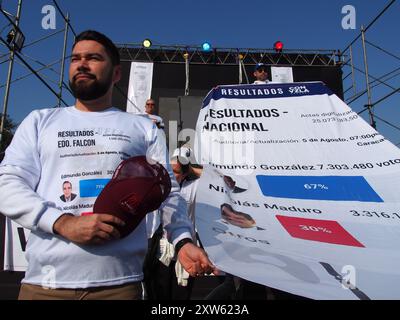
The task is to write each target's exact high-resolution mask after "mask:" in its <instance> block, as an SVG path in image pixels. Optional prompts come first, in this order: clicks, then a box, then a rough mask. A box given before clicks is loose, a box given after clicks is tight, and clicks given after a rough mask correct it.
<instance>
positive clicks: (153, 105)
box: [145, 99, 164, 129]
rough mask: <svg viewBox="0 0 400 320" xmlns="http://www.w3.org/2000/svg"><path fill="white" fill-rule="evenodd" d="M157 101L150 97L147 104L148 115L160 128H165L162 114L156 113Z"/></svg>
mask: <svg viewBox="0 0 400 320" xmlns="http://www.w3.org/2000/svg"><path fill="white" fill-rule="evenodd" d="M155 109H156V102H155V101H154V100H153V99H148V100H147V101H146V105H145V112H146V116H147V117H149V118H150V119H151V120H152V121H153V122H154V123H155V125H156V126H157V128H159V129H164V121H163V119H162V118H161V117H160V116H157V115H156V114H155Z"/></svg>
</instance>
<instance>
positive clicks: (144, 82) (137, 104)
mask: <svg viewBox="0 0 400 320" xmlns="http://www.w3.org/2000/svg"><path fill="white" fill-rule="evenodd" d="M152 82H153V63H152V62H132V63H131V71H130V74H129V85H128V101H127V102H126V111H127V112H130V113H144V109H145V104H146V100H147V99H150V98H151V88H152Z"/></svg>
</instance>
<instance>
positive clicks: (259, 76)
mask: <svg viewBox="0 0 400 320" xmlns="http://www.w3.org/2000/svg"><path fill="white" fill-rule="evenodd" d="M253 75H254V77H255V78H256V80H255V81H254V84H268V83H269V80H268V71H267V66H266V65H265V64H264V63H257V64H256V66H255V67H254V72H253Z"/></svg>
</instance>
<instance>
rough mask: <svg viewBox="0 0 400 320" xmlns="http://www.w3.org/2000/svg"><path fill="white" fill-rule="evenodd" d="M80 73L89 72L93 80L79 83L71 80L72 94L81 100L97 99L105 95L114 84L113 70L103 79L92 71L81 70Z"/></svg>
mask: <svg viewBox="0 0 400 320" xmlns="http://www.w3.org/2000/svg"><path fill="white" fill-rule="evenodd" d="M80 74H87V75H89V76H90V77H91V79H92V80H91V81H90V83H88V82H87V81H81V82H79V83H77V81H76V80H74V79H73V80H72V81H71V80H70V81H69V87H70V88H71V91H72V94H73V95H74V97H75V98H76V99H79V100H83V101H90V100H96V99H98V98H100V97H102V96H104V95H105V94H106V93H107V91H108V89H109V88H110V86H111V84H112V71H111V72H110V73H109V74H108V75H107V77H106V78H105V79H104V80H103V81H98V80H97V79H96V78H95V76H93V75H92V74H90V73H86V72H81V73H80Z"/></svg>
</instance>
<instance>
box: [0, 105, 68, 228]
mask: <svg viewBox="0 0 400 320" xmlns="http://www.w3.org/2000/svg"><path fill="white" fill-rule="evenodd" d="M39 117H40V116H39V113H38V112H35V111H34V112H32V113H31V114H30V115H29V116H28V117H27V118H26V119H25V120H24V121H23V122H22V123H21V124H20V126H19V127H18V129H17V131H16V133H15V135H14V138H13V140H12V142H11V144H10V146H9V147H8V148H7V150H6V154H5V157H4V160H3V161H2V163H1V165H0V212H2V213H3V214H4V215H5V216H7V217H9V218H10V219H12V220H14V221H15V222H17V223H18V224H20V225H22V226H23V227H25V228H27V229H30V230H33V231H35V230H37V229H41V230H42V231H45V232H50V233H51V232H52V229H53V224H54V222H55V221H56V220H57V219H58V218H59V217H60V216H61V215H62V214H63V213H62V212H61V211H60V210H59V209H57V208H56V206H55V204H54V203H52V202H49V201H47V200H46V199H43V198H42V197H40V196H39V195H38V194H37V193H36V192H35V191H34V190H35V189H36V186H37V185H38V183H39V179H40V176H41V164H40V158H39V152H38V122H39Z"/></svg>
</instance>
